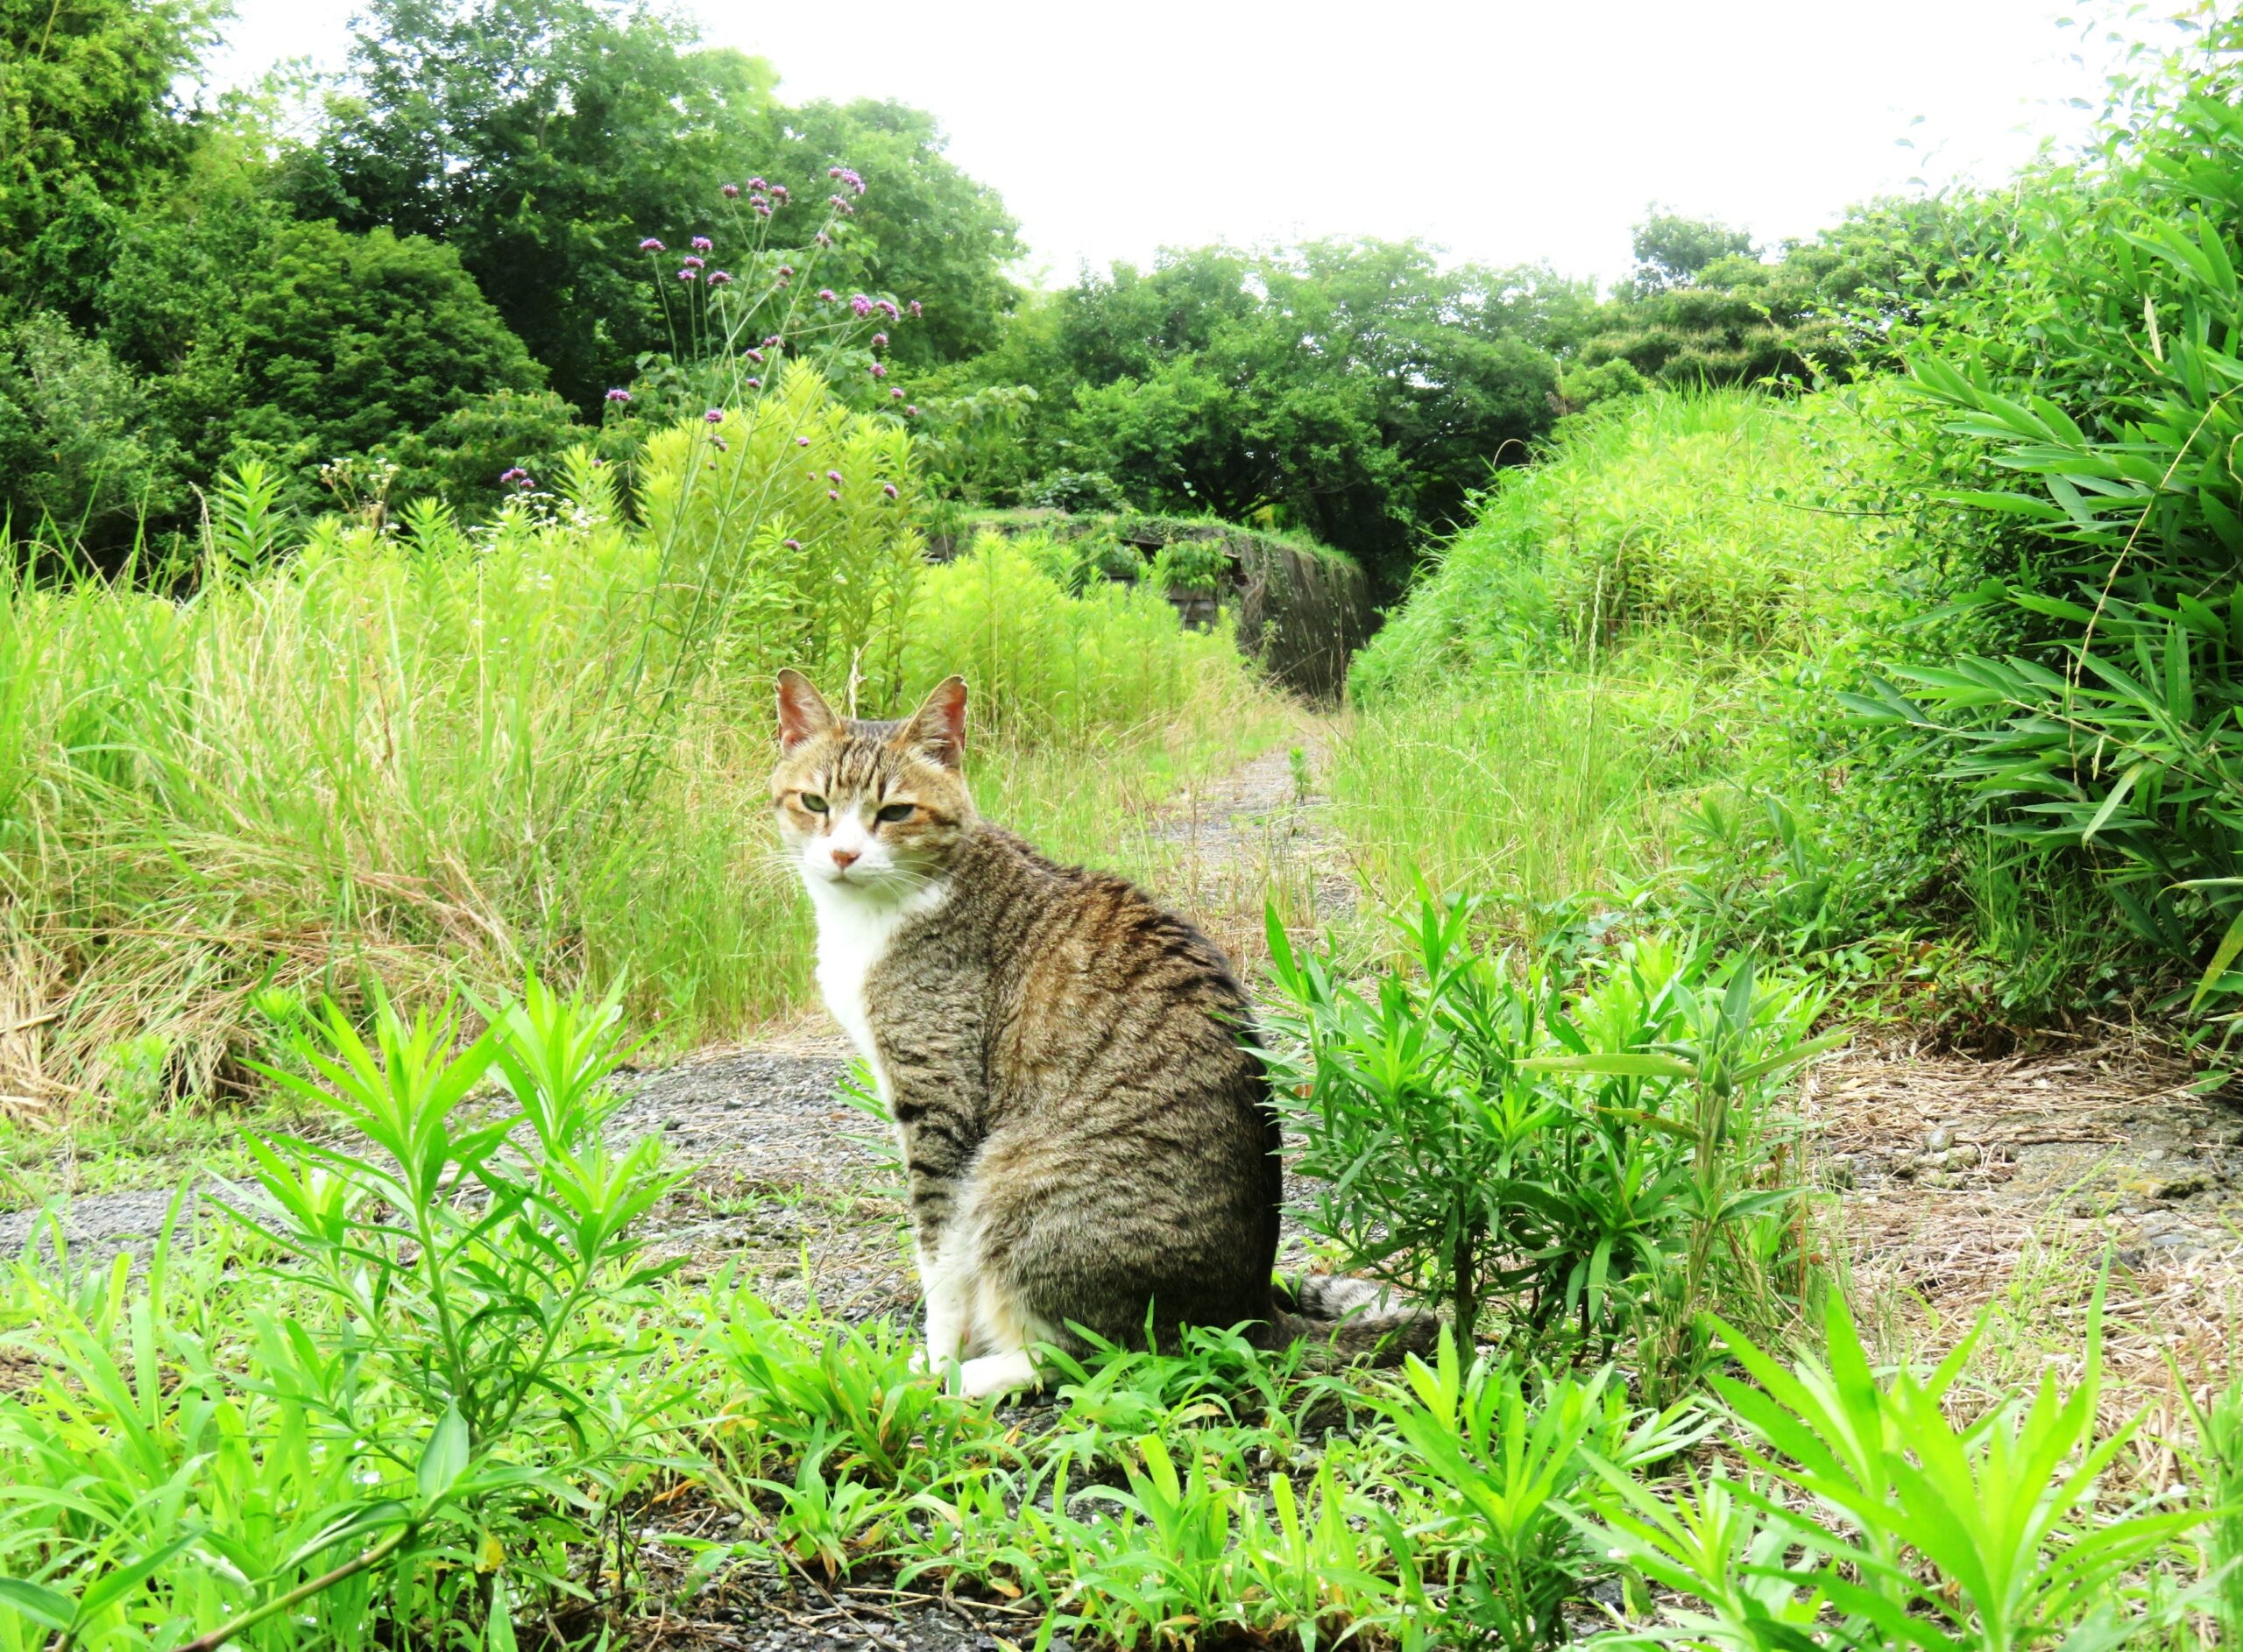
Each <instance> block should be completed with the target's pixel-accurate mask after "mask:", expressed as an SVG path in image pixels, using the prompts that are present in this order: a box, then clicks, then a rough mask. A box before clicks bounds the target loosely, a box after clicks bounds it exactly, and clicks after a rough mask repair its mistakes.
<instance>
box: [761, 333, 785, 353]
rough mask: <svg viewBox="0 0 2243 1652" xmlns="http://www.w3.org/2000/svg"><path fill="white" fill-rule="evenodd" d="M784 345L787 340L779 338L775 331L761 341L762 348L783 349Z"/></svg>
mask: <svg viewBox="0 0 2243 1652" xmlns="http://www.w3.org/2000/svg"><path fill="white" fill-rule="evenodd" d="M786 347H787V341H786V340H785V339H783V338H781V337H780V336H779V335H777V334H776V333H774V334H772V335H771V336H770V337H768V338H767V339H765V340H764V341H763V348H764V349H785V348H786Z"/></svg>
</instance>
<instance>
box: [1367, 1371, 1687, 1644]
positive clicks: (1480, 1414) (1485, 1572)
mask: <svg viewBox="0 0 2243 1652" xmlns="http://www.w3.org/2000/svg"><path fill="white" fill-rule="evenodd" d="M1403 1379H1404V1381H1405V1382H1406V1383H1407V1385H1408V1389H1409V1395H1408V1398H1407V1399H1406V1400H1405V1399H1401V1398H1398V1397H1397V1398H1396V1399H1391V1400H1384V1401H1373V1403H1374V1405H1375V1406H1376V1408H1377V1410H1378V1411H1379V1413H1380V1414H1381V1415H1383V1416H1384V1417H1385V1418H1386V1419H1387V1420H1388V1421H1389V1422H1390V1423H1392V1424H1393V1426H1394V1429H1395V1431H1396V1432H1397V1434H1399V1435H1400V1436H1401V1437H1402V1439H1403V1441H1404V1442H1405V1444H1406V1445H1407V1447H1408V1451H1407V1453H1406V1455H1405V1458H1404V1461H1403V1468H1402V1474H1403V1478H1404V1479H1405V1483H1408V1484H1410V1485H1412V1486H1414V1487H1415V1488H1416V1489H1417V1490H1419V1491H1420V1492H1422V1493H1424V1495H1425V1496H1426V1500H1427V1501H1428V1502H1429V1503H1430V1504H1431V1505H1432V1506H1433V1508H1434V1509H1436V1510H1437V1511H1439V1512H1438V1514H1437V1519H1439V1520H1440V1522H1441V1526H1440V1528H1439V1529H1440V1535H1441V1536H1442V1537H1443V1538H1444V1539H1445V1540H1447V1541H1449V1542H1454V1543H1459V1544H1460V1545H1461V1546H1462V1547H1463V1548H1464V1550H1465V1552H1466V1553H1467V1554H1468V1555H1469V1556H1470V1557H1471V1564H1470V1565H1469V1567H1468V1570H1467V1571H1466V1572H1465V1574H1464V1576H1463V1578H1462V1580H1461V1587H1460V1588H1459V1589H1458V1590H1457V1592H1456V1600H1455V1606H1456V1615H1457V1617H1458V1618H1459V1619H1461V1623H1460V1624H1459V1625H1458V1627H1459V1628H1468V1630H1469V1631H1470V1632H1471V1639H1472V1640H1473V1641H1475V1642H1477V1643H1478V1644H1481V1645H1483V1646H1489V1647H1497V1648H1503V1652H1537V1649H1538V1648H1544V1647H1553V1646H1560V1645H1563V1644H1564V1643H1565V1642H1567V1641H1570V1640H1571V1639H1572V1638H1573V1634H1572V1628H1571V1626H1570V1624H1569V1623H1568V1621H1567V1607H1568V1606H1574V1605H1575V1604H1576V1603H1577V1602H1578V1600H1579V1599H1580V1597H1581V1593H1582V1592H1583V1590H1584V1585H1585V1584H1586V1582H1587V1580H1588V1578H1592V1577H1594V1576H1596V1574H1598V1573H1599V1572H1601V1571H1603V1569H1604V1555H1603V1551H1602V1550H1600V1548H1599V1547H1598V1546H1597V1545H1596V1543H1595V1542H1594V1540H1593V1538H1592V1537H1591V1536H1589V1535H1588V1532H1586V1531H1585V1530H1584V1529H1583V1527H1584V1525H1585V1523H1586V1522H1583V1521H1581V1520H1580V1519H1579V1517H1578V1516H1577V1514H1574V1505H1576V1504H1581V1505H1587V1506H1589V1507H1594V1506H1596V1505H1597V1504H1599V1503H1601V1502H1602V1501H1603V1495H1602V1493H1603V1488H1602V1486H1600V1485H1599V1483H1598V1480H1597V1478H1596V1468H1597V1467H1598V1466H1600V1465H1603V1466H1608V1467H1617V1468H1618V1469H1619V1470H1620V1471H1621V1472H1639V1471H1641V1470H1644V1469H1646V1468H1649V1467H1652V1466H1653V1465H1657V1464H1658V1463H1659V1462H1661V1461H1662V1460H1664V1459H1665V1458H1669V1457H1672V1456H1673V1454H1674V1453H1675V1452H1676V1451H1680V1449H1681V1448H1682V1447H1684V1446H1686V1445H1688V1444H1690V1442H1691V1441H1692V1440H1693V1439H1694V1438H1695V1437H1698V1436H1700V1435H1702V1434H1703V1433H1704V1432H1705V1431H1706V1430H1705V1427H1704V1425H1703V1424H1698V1425H1696V1426H1695V1427H1694V1426H1693V1425H1692V1424H1691V1423H1689V1421H1688V1419H1687V1417H1686V1416H1685V1415H1684V1414H1683V1412H1682V1411H1681V1409H1680V1408H1676V1409H1674V1410H1672V1411H1669V1412H1666V1413H1665V1414H1659V1413H1656V1412H1641V1413H1637V1412H1633V1411H1631V1408H1630V1407H1629V1405H1628V1401H1627V1396H1626V1394H1625V1393H1624V1390H1623V1387H1622V1386H1621V1385H1619V1384H1617V1383H1615V1382H1614V1381H1613V1380H1612V1379H1613V1373H1612V1370H1611V1368H1610V1366H1607V1367H1605V1368H1603V1369H1602V1370H1599V1371H1596V1372H1593V1373H1590V1374H1589V1375H1588V1377H1587V1378H1585V1379H1583V1378H1578V1377H1574V1376H1572V1375H1560V1376H1545V1375H1540V1374H1535V1375H1530V1374H1529V1373H1526V1372H1525V1371H1522V1370H1521V1369H1520V1367H1519V1366H1517V1365H1515V1364H1512V1363H1510V1362H1503V1363H1497V1361H1495V1360H1492V1359H1489V1358H1487V1357H1486V1356H1485V1355H1475V1357H1474V1358H1473V1359H1472V1360H1471V1362H1470V1364H1469V1365H1468V1366H1467V1365H1465V1364H1464V1363H1463V1362H1462V1361H1461V1360H1460V1359H1458V1357H1457V1348H1456V1338H1455V1337H1454V1334H1453V1333H1452V1332H1451V1331H1450V1330H1449V1328H1447V1326H1444V1327H1442V1330H1441V1337H1440V1353H1439V1355H1438V1357H1437V1359H1436V1361H1435V1363H1434V1364H1433V1365H1431V1366H1428V1365H1426V1363H1425V1362H1424V1361H1422V1360H1420V1359H1418V1358H1416V1357H1415V1356H1414V1355H1413V1356H1412V1357H1411V1359H1409V1361H1408V1363H1407V1365H1406V1366H1405V1369H1404V1372H1403Z"/></svg>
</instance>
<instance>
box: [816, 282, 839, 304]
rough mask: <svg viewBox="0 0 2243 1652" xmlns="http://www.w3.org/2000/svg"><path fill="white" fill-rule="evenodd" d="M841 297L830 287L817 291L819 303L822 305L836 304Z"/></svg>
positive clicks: (823, 287)
mask: <svg viewBox="0 0 2243 1652" xmlns="http://www.w3.org/2000/svg"><path fill="white" fill-rule="evenodd" d="M840 296H841V295H840V294H839V293H836V292H835V291H834V290H833V289H832V288H831V287H830V286H822V287H820V288H818V289H817V301H818V302H819V303H821V304H831V303H834V302H835V301H837V300H838V299H839V298H840Z"/></svg>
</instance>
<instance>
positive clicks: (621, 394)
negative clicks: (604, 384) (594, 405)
mask: <svg viewBox="0 0 2243 1652" xmlns="http://www.w3.org/2000/svg"><path fill="white" fill-rule="evenodd" d="M607 399H609V400H610V401H628V400H630V399H631V392H629V391H627V390H611V391H609V392H607Z"/></svg>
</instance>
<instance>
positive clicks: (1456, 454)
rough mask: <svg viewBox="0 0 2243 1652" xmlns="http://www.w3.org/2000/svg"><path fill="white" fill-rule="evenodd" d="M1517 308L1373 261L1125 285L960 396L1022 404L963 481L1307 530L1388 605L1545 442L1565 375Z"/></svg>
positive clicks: (1483, 276) (1277, 260)
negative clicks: (1089, 486) (1473, 503)
mask: <svg viewBox="0 0 2243 1652" xmlns="http://www.w3.org/2000/svg"><path fill="white" fill-rule="evenodd" d="M1509 295H1510V294H1509V289H1508V288H1507V287H1506V286H1505V284H1504V280H1503V279H1501V278H1498V277H1497V276H1494V275H1491V274H1489V272H1484V271H1481V270H1477V269H1474V268H1471V267H1465V268H1462V269H1454V270H1444V269H1442V268H1441V267H1440V266H1439V265H1437V264H1436V263H1435V261H1434V259H1433V256H1432V255H1431V253H1430V252H1428V251H1426V249H1425V248H1423V247H1420V246H1417V245H1414V244H1400V245H1397V244H1384V243H1378V242H1370V241H1363V242H1353V243H1336V242H1335V243H1323V244H1313V245H1308V246H1304V247H1301V248H1298V249H1297V250H1295V251H1291V252H1289V253H1284V254H1265V255H1249V254H1245V253H1242V252H1237V251H1231V250H1229V249H1227V248H1221V247H1213V248H1206V249H1202V250H1199V251H1191V252H1178V253H1171V254H1167V255H1164V257H1163V258H1162V259H1161V260H1160V261H1159V262H1158V263H1157V265H1155V266H1154V267H1153V268H1152V269H1151V270H1150V271H1139V270H1137V269H1136V268H1135V267H1133V266H1130V265H1115V266H1114V269H1113V270H1112V271H1110V272H1107V273H1104V274H1096V275H1089V276H1086V277H1085V279H1083V280H1082V281H1081V282H1079V284H1078V285H1077V286H1073V287H1071V288H1069V289H1067V290H1066V291H1065V292H1064V293H1058V294H1057V295H1054V296H1052V297H1050V298H1047V299H1045V300H1042V301H1040V302H1038V303H1037V305H1035V306H1034V307H1031V308H1030V310H1028V311H1026V312H1025V313H1023V314H1022V316H1020V317H1019V318H1018V319H1017V320H1016V321H1015V323H1014V324H1013V326H1012V327H1011V328H1008V331H1007V333H1006V335H1005V336H1004V339H1003V341H1002V342H1001V343H1000V344H999V345H998V346H997V348H996V349H994V350H992V351H991V352H989V353H988V354H987V355H986V356H984V357H981V358H980V359H979V360H978V361H976V362H974V363H973V364H972V366H971V368H970V369H969V370H966V371H965V372H964V373H963V374H961V375H959V376H954V382H958V383H960V384H973V385H1024V386H1026V387H1028V388H1029V389H1030V390H1031V391H1033V392H1034V399H1033V400H1032V402H1030V403H1028V404H1027V405H1026V407H1025V409H1024V414H1025V416H1024V418H1022V419H1021V420H1017V421H1016V423H1015V428H1014V429H1013V430H1011V431H1010V432H1008V433H1007V439H1006V440H1003V441H1000V442H997V443H995V444H994V451H992V452H989V453H987V455H980V462H979V463H978V464H976V465H975V466H974V472H975V474H974V480H975V481H976V482H977V484H980V486H981V487H982V488H984V489H985V490H989V491H994V493H996V494H998V495H1001V496H1002V497H1001V500H1000V502H1002V503H1013V502H1015V501H1019V502H1023V503H1025V502H1030V501H1032V500H1033V499H1035V498H1038V497H1040V495H1041V494H1042V493H1043V492H1044V491H1045V490H1046V489H1047V488H1048V487H1049V486H1050V485H1051V484H1050V483H1049V482H1048V481H1047V480H1046V478H1047V477H1058V476H1061V475H1065V474H1070V473H1075V472H1094V473H1097V474H1100V475H1102V476H1104V477H1107V478H1110V479H1111V480H1112V481H1113V482H1114V484H1118V486H1119V488H1120V491H1121V493H1122V494H1123V495H1124V496H1125V497H1126V498H1128V499H1129V503H1130V504H1132V505H1136V506H1137V507H1139V508H1140V509H1147V510H1157V511H1173V512H1185V513H1188V514H1196V513H1200V512H1212V513H1213V514H1214V515H1217V516H1220V517H1222V518H1225V519H1228V520H1230V521H1236V522H1248V521H1264V520H1266V521H1270V522H1273V523H1276V524H1279V525H1282V526H1291V527H1297V528H1299V529H1301V530H1302V531H1304V532H1306V533H1310V534H1311V535H1313V537H1315V538H1317V539H1319V540H1322V541H1324V542H1325V543H1327V544H1330V545H1336V546H1338V547H1341V549H1343V550H1347V551H1349V552H1352V553H1354V554H1355V555H1357V556H1358V557H1359V558H1361V559H1362V561H1364V563H1365V565H1366V566H1367V567H1369V568H1371V570H1372V571H1373V573H1374V575H1376V576H1378V577H1379V578H1381V579H1383V581H1385V582H1387V583H1388V586H1389V588H1390V589H1391V588H1392V587H1393V586H1395V585H1397V584H1398V583H1399V582H1400V581H1401V580H1402V579H1403V578H1404V577H1405V575H1406V574H1407V571H1408V567H1409V558H1410V554H1411V549H1412V543H1413V540H1414V538H1415V536H1416V535H1417V534H1418V533H1420V532H1422V531H1423V530H1425V529H1426V528H1428V527H1433V528H1438V527H1440V526H1443V525H1445V524H1447V523H1449V522H1451V521H1453V520H1454V519H1456V518H1457V517H1458V515H1459V514H1460V513H1461V511H1462V509H1463V505H1464V498H1465V495H1466V494H1467V493H1468V491H1470V490H1472V489H1474V488H1476V487H1478V486H1480V485H1481V484H1482V483H1483V482H1484V481H1485V480H1486V478H1487V476H1488V473H1489V466H1490V465H1491V464H1492V463H1493V462H1495V460H1496V458H1497V456H1498V455H1501V454H1502V453H1503V452H1504V450H1505V449H1506V448H1517V449H1518V451H1519V452H1520V453H1521V454H1523V453H1524V451H1525V448H1524V445H1523V444H1524V443H1525V442H1526V441H1529V440H1530V439H1532V437H1534V436H1536V435H1537V434H1540V433H1541V432H1542V431H1544V430H1545V429H1546V428H1547V427H1548V426H1549V423H1550V420H1551V418H1552V417H1553V409H1552V401H1551V398H1552V395H1553V392H1554V391H1555V390H1556V388H1557V370H1556V367H1555V365H1554V364H1553V363H1552V361H1551V360H1550V359H1549V357H1547V356H1546V354H1545V353H1544V352H1543V351H1542V350H1540V349H1538V348H1536V347H1535V345H1534V344H1533V343H1532V342H1530V341H1529V340H1527V339H1526V338H1525V337H1522V336H1521V334H1520V326H1519V322H1518V319H1517V318H1516V317H1515V316H1514V314H1512V311H1511V307H1510V306H1509V304H1508V303H1507V299H1508V297H1509ZM984 393H986V392H984ZM937 411H938V412H939V411H940V409H939V406H938V409H937Z"/></svg>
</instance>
